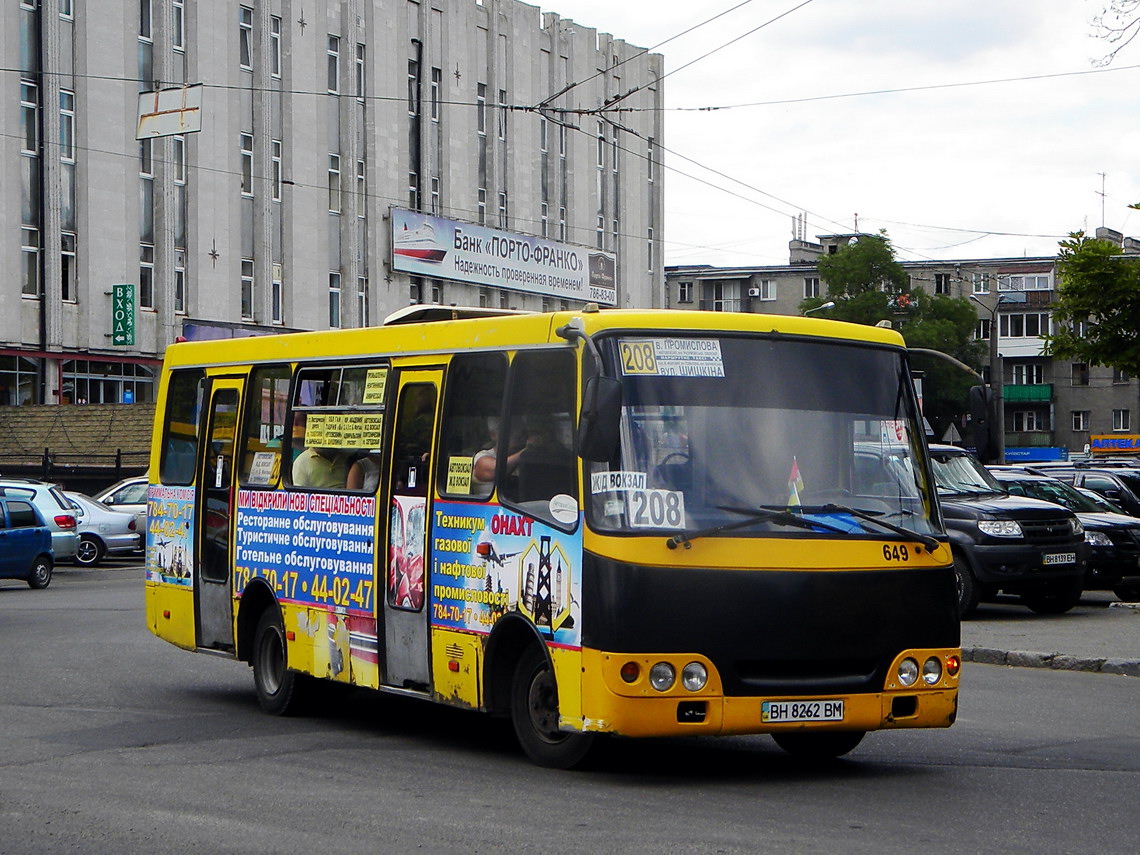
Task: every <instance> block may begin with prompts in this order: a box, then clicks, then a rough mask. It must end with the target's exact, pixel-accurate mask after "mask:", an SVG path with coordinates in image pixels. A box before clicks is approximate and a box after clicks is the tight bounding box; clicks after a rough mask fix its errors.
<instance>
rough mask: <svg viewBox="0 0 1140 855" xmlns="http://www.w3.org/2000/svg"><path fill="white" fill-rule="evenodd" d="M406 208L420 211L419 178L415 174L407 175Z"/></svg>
mask: <svg viewBox="0 0 1140 855" xmlns="http://www.w3.org/2000/svg"><path fill="white" fill-rule="evenodd" d="M408 207H409V208H411V209H412V210H413V211H418V210H419V209H420V177H419V175H417V174H416V173H415V172H409V173H408Z"/></svg>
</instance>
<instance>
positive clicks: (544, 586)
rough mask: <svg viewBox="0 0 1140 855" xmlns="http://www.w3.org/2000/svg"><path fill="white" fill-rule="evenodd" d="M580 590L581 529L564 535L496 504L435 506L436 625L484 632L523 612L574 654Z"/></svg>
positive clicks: (578, 638)
mask: <svg viewBox="0 0 1140 855" xmlns="http://www.w3.org/2000/svg"><path fill="white" fill-rule="evenodd" d="M581 587H582V527H581V525H579V526H577V528H576V529H575V531H574V532H572V533H567V532H564V531H561V530H559V529H556V528H553V527H551V526H547V525H544V524H543V523H541V522H539V521H537V520H534V519H531V518H530V517H527V516H523V515H521V514H516V513H514V512H512V511H509V510H507V509H506V508H503V507H500V506H499V505H494V504H491V505H484V504H475V503H467V502H437V503H436V504H435V505H434V506H433V512H432V519H431V585H430V593H431V598H430V607H431V613H430V618H431V622H432V625H433V626H438V627H448V628H451V629H462V630H467V631H470V632H479V633H487V632H490V629H491V626H492V625H493V624H494V623H495V621H497V620H498V619H499V618H500V617H502V616H503V615H505V614H507V613H509V612H520V613H521V614H523V615H525V616H526V617H528V618H529V619H530V620H532V621H533V622H534V624H535V626H536V627H538V630H539V632H540V633H542V635H543V636H544V637H546V638H547V639H549V640H550V641H552V642H553V643H555V644H558V645H564V646H566V647H572V648H577V647H580V646H581V637H582V614H581V601H582V595H581V594H582V592H581Z"/></svg>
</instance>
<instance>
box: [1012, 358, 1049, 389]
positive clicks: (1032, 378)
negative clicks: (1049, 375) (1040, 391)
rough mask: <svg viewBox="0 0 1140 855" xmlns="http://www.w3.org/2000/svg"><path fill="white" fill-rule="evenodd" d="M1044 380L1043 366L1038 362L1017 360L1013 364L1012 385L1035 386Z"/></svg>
mask: <svg viewBox="0 0 1140 855" xmlns="http://www.w3.org/2000/svg"><path fill="white" fill-rule="evenodd" d="M1044 382H1045V366H1044V365H1041V364H1040V363H1033V362H1018V363H1015V364H1014V366H1013V385H1015V386H1036V385H1040V384H1041V383H1044Z"/></svg>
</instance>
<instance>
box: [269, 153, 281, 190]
mask: <svg viewBox="0 0 1140 855" xmlns="http://www.w3.org/2000/svg"><path fill="white" fill-rule="evenodd" d="M269 150H270V155H269V160H270V166H271V169H272V180H271V182H270V191H271V192H272V194H273V201H274V202H280V201H281V140H271V141H270V143H269Z"/></svg>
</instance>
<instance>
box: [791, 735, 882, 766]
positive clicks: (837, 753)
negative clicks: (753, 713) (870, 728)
mask: <svg viewBox="0 0 1140 855" xmlns="http://www.w3.org/2000/svg"><path fill="white" fill-rule="evenodd" d="M866 735H867V734H866V733H865V732H864V731H862V730H825V731H822V732H820V731H806V732H805V731H802V730H797V731H792V732H789V733H773V734H772V738H773V739H774V740H776V744H777V745H779V746H780V747H781V748H783V749H784V750H785V751H787V752H788V753H789V754H791V755H792V756H793V757H797V758H799V759H802V760H832V759H834V758H836V757H842V756H843V755H844V754H846V753H847V752H848V751H851V750H853V749H854V748H855V746H856V745H858V744H859V743H860V742H862V741H863V737H864V736H866Z"/></svg>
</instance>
